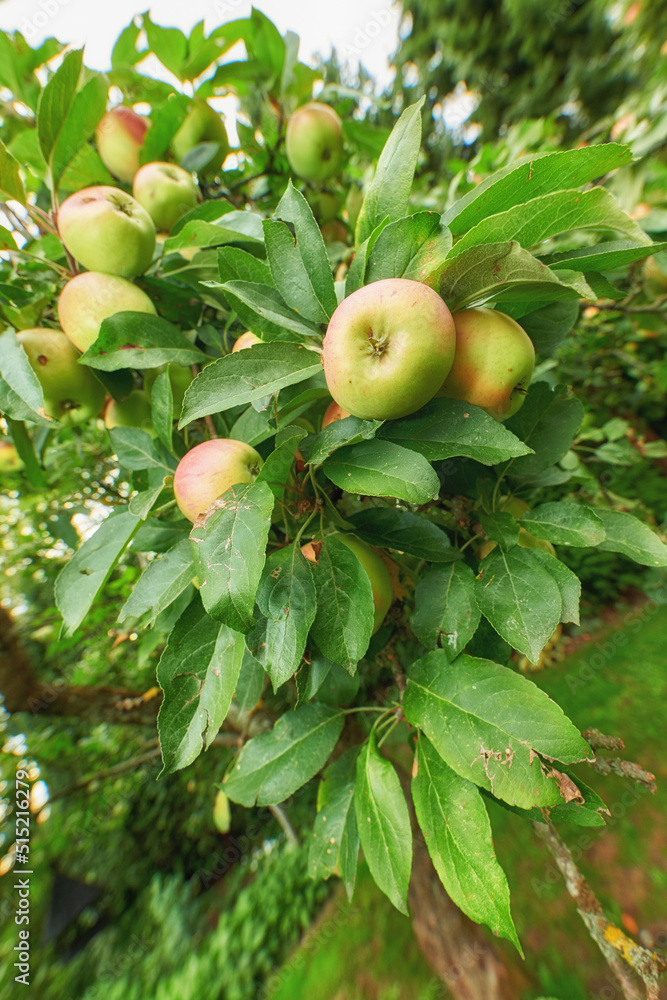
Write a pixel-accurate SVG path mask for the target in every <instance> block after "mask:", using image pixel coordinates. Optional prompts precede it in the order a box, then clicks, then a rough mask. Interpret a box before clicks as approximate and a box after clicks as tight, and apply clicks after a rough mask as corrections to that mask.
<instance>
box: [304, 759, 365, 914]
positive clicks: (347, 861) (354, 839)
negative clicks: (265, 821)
mask: <svg viewBox="0 0 667 1000" xmlns="http://www.w3.org/2000/svg"><path fill="white" fill-rule="evenodd" d="M357 753H358V750H357V747H351V749H350V750H347V751H346V752H345V753H344V754H343V755H342V756H341V757H339V758H338V760H336V761H334V763H333V764H330V765H329V766H328V767H327V769H326V771H325V772H324V777H323V778H322V781H321V782H320V785H319V788H318V791H317V816H316V817H315V825H314V827H313V833H312V840H311V841H310V848H309V850H308V871H309V873H310V876H311V878H315V879H327V878H329V876H330V875H340V877H341V878H342V880H343V882H344V884H345V889H346V891H347V895H348V899H351V897H352V892H353V889H354V882H355V878H356V873H357V856H358V854H359V830H358V828H357V818H356V814H355V811H354V788H355V783H356V763H357Z"/></svg>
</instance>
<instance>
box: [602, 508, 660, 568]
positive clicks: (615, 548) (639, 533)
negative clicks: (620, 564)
mask: <svg viewBox="0 0 667 1000" xmlns="http://www.w3.org/2000/svg"><path fill="white" fill-rule="evenodd" d="M595 513H596V514H597V516H598V517H599V518H600V520H601V521H602V524H603V526H604V529H605V532H606V535H607V537H606V539H605V541H604V542H601V543H600V546H599V547H600V548H601V549H603V550H604V551H605V552H620V553H621V555H624V556H627V558H628V559H632V560H633V561H634V562H636V563H639V565H640V566H667V545H665V544H664V542H661V541H660V539H659V538H658V536H657V535H656V533H655V532H654V531H652V530H651V528H649V526H648V524H644V523H643V521H639V520H638V519H637V518H636V517H633V516H632V514H625V513H623V512H622V511H620V510H604V509H603V508H601V507H596V508H595Z"/></svg>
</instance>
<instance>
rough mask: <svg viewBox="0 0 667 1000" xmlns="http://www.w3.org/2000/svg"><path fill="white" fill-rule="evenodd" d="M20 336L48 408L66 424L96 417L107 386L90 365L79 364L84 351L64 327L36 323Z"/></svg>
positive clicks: (53, 415) (18, 336)
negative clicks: (65, 331) (51, 326)
mask: <svg viewBox="0 0 667 1000" xmlns="http://www.w3.org/2000/svg"><path fill="white" fill-rule="evenodd" d="M16 339H17V340H18V342H19V344H21V346H22V347H23V349H24V350H25V352H26V354H27V355H28V361H29V362H30V366H31V368H32V370H33V371H34V373H35V375H36V376H37V378H38V379H39V382H40V384H41V386H42V389H43V390H44V408H45V410H46V412H47V413H48V414H49V416H51V417H55V418H56V420H60V421H62V423H64V424H80V423H83V422H84V421H85V420H89V419H90V418H91V417H94V416H95V415H96V414H98V413H99V411H100V410H101V409H102V406H103V404H104V389H103V388H102V386H101V385H100V383H99V382H98V381H97V379H96V378H95V376H94V375H93V373H92V371H91V370H90V368H87V367H86V366H85V365H80V364H78V361H79V358H80V357H81V355H80V354H79V352H78V351H77V349H76V348H75V347H74V345H73V344H71V343H70V341H69V339H68V338H67V336H66V335H65V334H64V333H63V331H62V330H47V329H45V328H43V327H35V328H34V329H31V330H21V332H20V333H17V335H16Z"/></svg>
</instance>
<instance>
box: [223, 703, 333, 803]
mask: <svg viewBox="0 0 667 1000" xmlns="http://www.w3.org/2000/svg"><path fill="white" fill-rule="evenodd" d="M343 722H344V716H343V714H342V712H340V710H339V709H336V708H330V707H329V706H328V705H318V704H316V703H312V702H311V703H310V704H308V705H303V706H302V707H301V708H297V709H295V710H294V711H293V712H285V714H284V715H283V716H281V718H280V719H278V721H277V722H276V724H275V726H274V727H273V729H272V730H271V732H270V733H262V734H261V735H260V736H255V738H254V739H252V740H249V741H248V742H247V743H246V745H245V746H244V747H243V750H242V751H241V753H240V754H239V756H238V758H237V760H236V762H235V764H234V766H233V767H232V769H231V771H230V772H229V774H228V775H227V777H226V779H225V782H224V791H225V793H226V794H227V796H228V797H229V798H230V799H231V800H232V802H239V803H240V804H241V805H242V806H246V807H247V808H250V807H251V806H253V805H255V803H256V804H257V805H258V806H272V805H277V804H278V803H280V802H284V801H285V799H287V798H289V796H290V795H293V794H294V792H296V791H297V789H299V788H301V786H302V785H305V783H306V782H307V781H310V779H311V778H312V777H314V776H315V775H316V774H317V772H318V771H319V770H321V769H322V768H323V767H324V765H325V764H326V762H327V760H328V759H329V756H330V755H331V752H332V751H333V749H334V747H335V746H336V743H337V742H338V737H339V736H340V734H341V731H342V729H343Z"/></svg>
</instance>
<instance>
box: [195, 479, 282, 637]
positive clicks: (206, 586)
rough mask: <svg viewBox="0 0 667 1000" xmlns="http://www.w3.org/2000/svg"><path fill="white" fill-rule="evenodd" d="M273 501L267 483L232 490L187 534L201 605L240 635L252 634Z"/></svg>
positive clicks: (199, 519)
mask: <svg viewBox="0 0 667 1000" xmlns="http://www.w3.org/2000/svg"><path fill="white" fill-rule="evenodd" d="M273 501H274V498H273V493H272V492H271V490H270V489H269V487H268V486H267V485H266V483H257V482H255V483H250V484H248V485H245V486H232V487H231V488H230V489H228V490H227V491H226V492H225V493H223V494H222V496H221V497H220V498H219V499H218V500H216V501H215V502H214V504H212V505H211V508H209V511H208V512H207V513H206V514H205V515H202V516H200V517H199V518H197V521H196V523H195V526H194V527H193V529H192V531H191V532H190V542H191V545H192V555H193V558H194V564H195V573H196V575H197V577H198V579H199V583H200V588H201V589H200V593H201V598H202V601H203V602H204V607H205V608H206V610H207V611H208V613H209V614H210V615H211V617H212V618H215V619H216V621H221V622H223V623H224V624H225V625H229V627H230V628H233V629H236V631H238V632H244V633H247V632H250V631H251V630H252V628H253V625H254V619H253V610H254V607H255V596H256V594H257V587H258V586H259V581H260V577H261V575H262V569H263V568H264V562H265V559H266V552H265V550H266V541H267V538H268V536H269V528H270V527H271V512H272V510H273Z"/></svg>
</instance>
